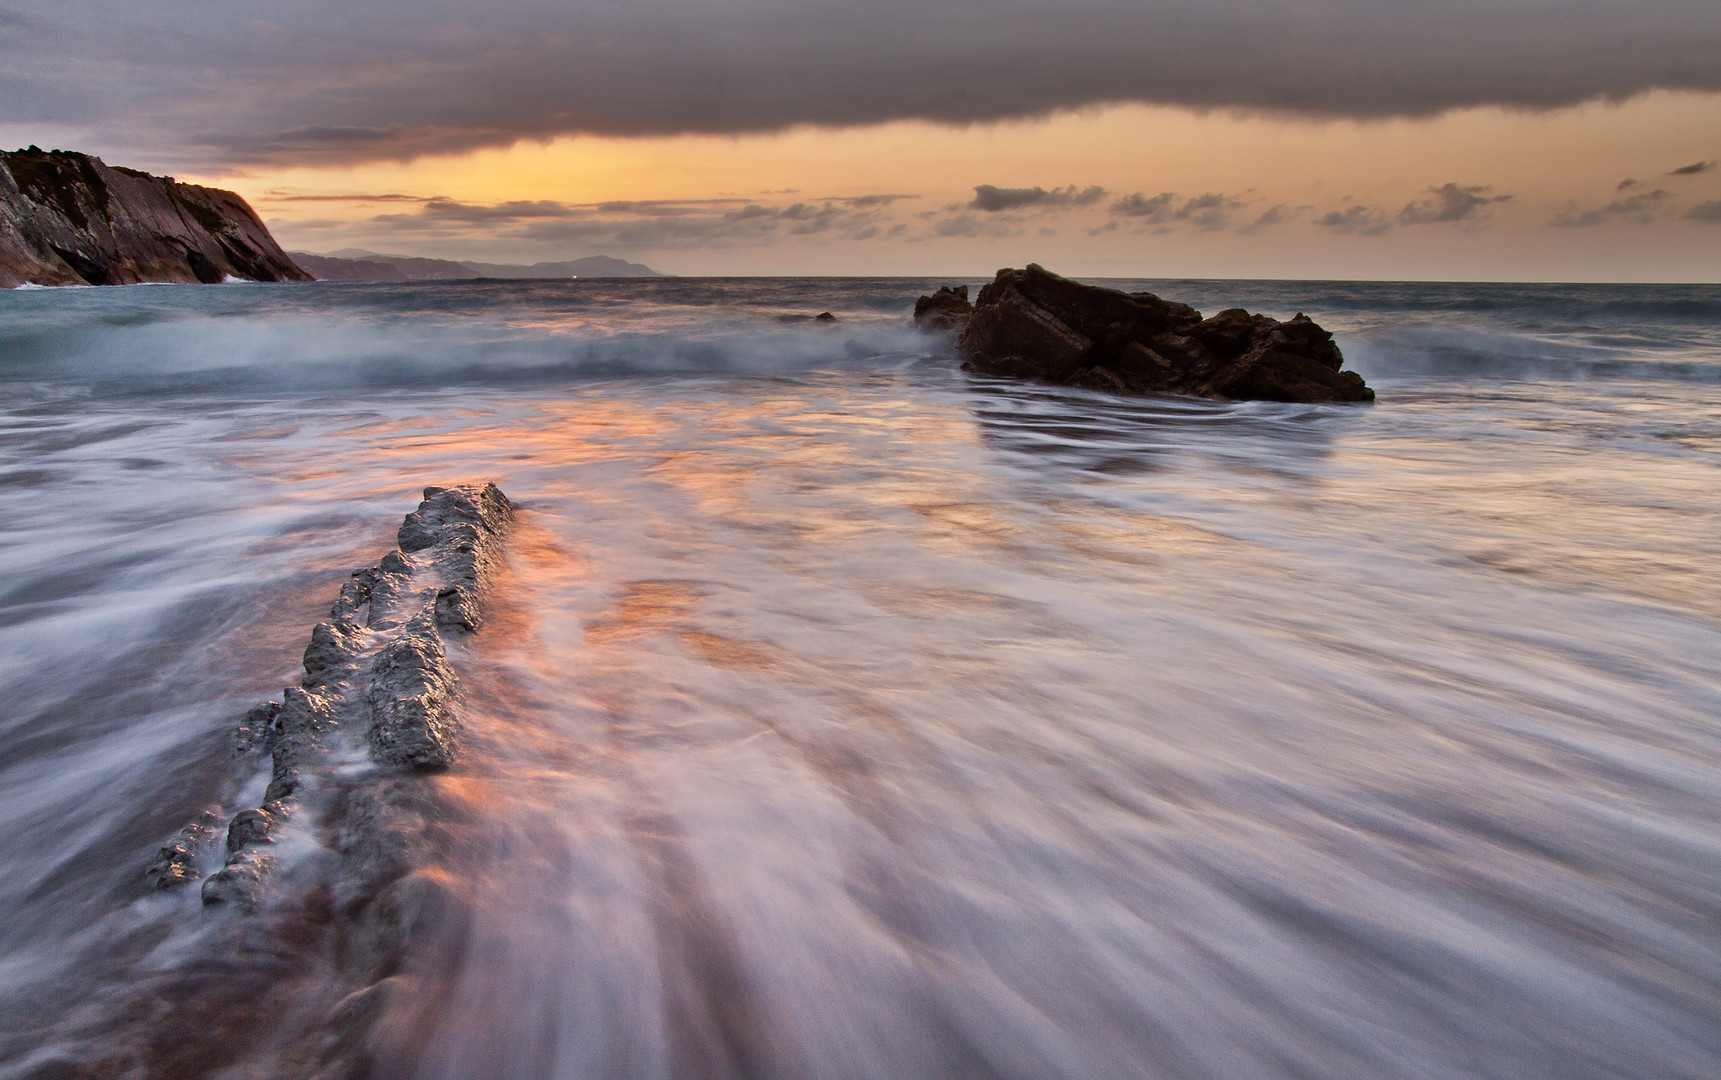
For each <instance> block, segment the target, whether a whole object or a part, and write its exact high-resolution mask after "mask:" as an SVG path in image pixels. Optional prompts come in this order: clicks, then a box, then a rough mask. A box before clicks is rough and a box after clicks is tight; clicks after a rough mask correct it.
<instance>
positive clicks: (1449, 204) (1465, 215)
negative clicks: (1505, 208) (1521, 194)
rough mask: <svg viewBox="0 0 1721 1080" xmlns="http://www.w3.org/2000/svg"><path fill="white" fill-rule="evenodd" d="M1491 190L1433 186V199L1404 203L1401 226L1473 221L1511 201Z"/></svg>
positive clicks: (1458, 186)
mask: <svg viewBox="0 0 1721 1080" xmlns="http://www.w3.org/2000/svg"><path fill="white" fill-rule="evenodd" d="M1490 190H1491V189H1489V188H1486V187H1478V186H1465V185H1463V184H1452V183H1448V184H1442V185H1440V186H1439V187H1431V188H1429V189H1428V193H1429V195H1430V196H1432V197H1431V198H1427V199H1422V200H1419V201H1415V202H1408V203H1405V204H1404V209H1403V210H1400V211H1399V212H1398V223H1399V224H1400V225H1439V224H1445V223H1448V222H1457V221H1473V220H1475V219H1476V218H1478V217H1481V216H1482V215H1483V214H1484V213H1486V212H1487V210H1488V208H1489V207H1490V206H1492V205H1493V204H1494V203H1503V202H1511V201H1512V196H1510V195H1490V194H1488V192H1489V191H1490Z"/></svg>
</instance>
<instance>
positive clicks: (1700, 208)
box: [1680, 199, 1721, 225]
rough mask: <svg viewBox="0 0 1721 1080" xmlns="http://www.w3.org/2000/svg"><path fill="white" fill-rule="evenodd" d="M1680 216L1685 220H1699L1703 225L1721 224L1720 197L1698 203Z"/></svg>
mask: <svg viewBox="0 0 1721 1080" xmlns="http://www.w3.org/2000/svg"><path fill="white" fill-rule="evenodd" d="M1680 216H1681V217H1683V218H1684V219H1685V220H1687V221H1701V222H1702V223H1703V224H1705V225H1721V199H1712V200H1710V201H1709V202H1706V203H1698V204H1697V205H1696V206H1693V207H1692V208H1691V209H1689V210H1687V211H1685V213H1683V214H1681V215H1680Z"/></svg>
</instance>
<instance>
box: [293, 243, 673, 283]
mask: <svg viewBox="0 0 1721 1080" xmlns="http://www.w3.org/2000/svg"><path fill="white" fill-rule="evenodd" d="M288 254H289V255H291V256H292V257H293V260H294V261H295V262H297V263H298V264H299V265H300V266H302V267H304V268H305V269H306V270H307V271H309V272H310V273H311V274H312V276H314V277H316V278H317V280H319V281H471V280H473V279H476V278H509V279H524V278H636V277H637V278H650V277H666V276H668V275H665V274H663V273H661V272H660V271H657V270H653V269H652V268H651V267H649V266H646V265H644V264H643V263H635V262H628V261H626V260H625V259H614V258H611V257H610V256H608V255H588V256H586V257H585V258H581V259H570V260H567V261H564V262H540V263H533V264H532V265H530V266H526V265H521V264H516V263H484V262H455V261H453V260H451V259H426V258H420V257H418V256H413V255H383V254H379V253H377V252H374V251H364V250H360V249H357V248H345V249H342V250H341V251H338V252H333V253H331V254H328V255H319V254H316V253H314V252H309V251H292V252H288Z"/></svg>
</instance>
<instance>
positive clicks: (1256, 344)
mask: <svg viewBox="0 0 1721 1080" xmlns="http://www.w3.org/2000/svg"><path fill="white" fill-rule="evenodd" d="M946 291H950V292H952V293H954V290H940V293H943V292H946ZM935 299H936V297H922V301H923V302H928V303H927V310H928V311H929V312H930V311H931V310H933V305H932V303H930V302H931V301H934V300H935ZM920 310H921V308H920V305H919V304H917V305H916V312H917V319H918V318H919V312H920ZM938 310H940V311H944V310H950V311H952V313H953V314H954V309H953V307H952V305H951V304H950V302H949V301H948V300H946V301H944V302H943V304H942V306H941V307H940V308H939V309H938ZM929 317H930V316H929ZM957 350H958V352H959V354H960V355H961V356H962V359H963V367H964V368H966V369H967V370H970V371H976V372H980V373H983V374H988V375H1010V376H1017V377H1020V378H1031V379H1042V380H1045V381H1047V382H1053V383H1062V384H1065V385H1070V386H1087V387H1092V388H1094V389H1100V390H1112V391H1117V392H1123V393H1137V394H1145V393H1172V394H1194V395H1197V396H1200V397H1209V398H1221V399H1227V398H1229V399H1238V400H1259V401H1295V402H1323V401H1335V402H1336V401H1373V400H1374V391H1373V390H1371V389H1369V388H1368V387H1367V386H1366V385H1364V383H1363V380H1362V376H1360V375H1358V374H1357V373H1356V372H1354V371H1344V370H1341V369H1342V367H1343V364H1344V357H1343V356H1342V355H1340V353H1339V348H1338V346H1337V345H1336V344H1334V343H1333V336H1332V334H1330V333H1328V332H1327V331H1326V330H1324V329H1322V328H1321V327H1320V326H1319V325H1318V324H1317V323H1315V322H1314V321H1313V320H1312V319H1310V318H1308V317H1307V316H1305V315H1302V314H1298V315H1297V316H1296V317H1295V318H1293V319H1291V320H1290V321H1289V322H1280V321H1279V320H1277V319H1273V318H1269V317H1268V316H1266V315H1251V314H1249V313H1248V312H1247V311H1244V310H1243V309H1242V308H1231V309H1229V310H1226V311H1222V312H1220V313H1219V314H1217V315H1215V316H1213V317H1212V318H1209V319H1203V318H1202V317H1201V313H1200V312H1199V311H1196V310H1195V309H1194V308H1192V307H1190V306H1189V305H1187V304H1179V303H1176V302H1174V301H1170V300H1164V299H1161V298H1160V297H1158V296H1155V295H1154V294H1152V293H1145V292H1142V293H1124V292H1118V291H1117V290H1115V289H1102V288H1099V287H1097V286H1093V285H1083V284H1081V283H1079V282H1075V281H1070V280H1068V279H1066V278H1062V277H1059V276H1058V275H1057V274H1054V273H1051V272H1050V271H1048V270H1045V269H1043V268H1041V267H1039V266H1036V265H1033V264H1030V265H1029V266H1028V268H1027V269H1025V270H1008V269H1006V270H1000V271H998V276H997V277H996V278H995V279H993V281H992V282H991V284H989V285H987V286H986V287H985V288H983V289H981V290H980V295H979V297H978V298H976V301H975V304H974V309H973V313H972V314H971V315H969V316H968V317H967V319H966V321H965V322H963V323H962V324H961V328H960V333H959V335H958V337H957Z"/></svg>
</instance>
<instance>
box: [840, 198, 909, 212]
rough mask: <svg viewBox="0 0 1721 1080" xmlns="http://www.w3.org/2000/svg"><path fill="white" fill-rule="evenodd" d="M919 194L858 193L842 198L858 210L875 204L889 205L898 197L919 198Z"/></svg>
mask: <svg viewBox="0 0 1721 1080" xmlns="http://www.w3.org/2000/svg"><path fill="white" fill-rule="evenodd" d="M918 198H920V196H919V195H856V196H853V197H852V198H847V199H843V200H841V201H842V202H844V203H846V204H848V205H849V206H852V207H854V208H855V209H857V210H865V209H869V208H871V207H874V206H889V205H890V204H891V203H893V202H896V201H897V200H898V199H918Z"/></svg>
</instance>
